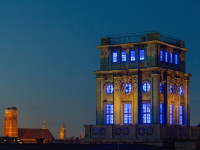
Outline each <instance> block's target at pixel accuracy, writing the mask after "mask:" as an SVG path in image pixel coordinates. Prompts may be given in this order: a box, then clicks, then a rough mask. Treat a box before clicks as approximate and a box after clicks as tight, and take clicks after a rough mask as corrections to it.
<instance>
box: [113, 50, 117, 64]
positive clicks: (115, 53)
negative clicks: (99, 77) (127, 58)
mask: <svg viewBox="0 0 200 150" xmlns="http://www.w3.org/2000/svg"><path fill="white" fill-rule="evenodd" d="M113 62H117V52H113Z"/></svg>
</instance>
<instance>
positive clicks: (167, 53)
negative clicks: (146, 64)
mask: <svg viewBox="0 0 200 150" xmlns="http://www.w3.org/2000/svg"><path fill="white" fill-rule="evenodd" d="M168 55H169V52H165V62H168V57H169V56H168Z"/></svg>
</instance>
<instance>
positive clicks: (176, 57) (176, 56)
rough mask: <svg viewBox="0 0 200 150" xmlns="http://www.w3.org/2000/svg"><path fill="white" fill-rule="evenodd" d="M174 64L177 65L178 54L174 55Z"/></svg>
mask: <svg viewBox="0 0 200 150" xmlns="http://www.w3.org/2000/svg"><path fill="white" fill-rule="evenodd" d="M175 64H176V65H178V54H175Z"/></svg>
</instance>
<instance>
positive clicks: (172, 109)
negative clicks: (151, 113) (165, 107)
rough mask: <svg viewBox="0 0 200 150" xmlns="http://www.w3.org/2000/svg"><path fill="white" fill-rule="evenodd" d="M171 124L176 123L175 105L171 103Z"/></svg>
mask: <svg viewBox="0 0 200 150" xmlns="http://www.w3.org/2000/svg"><path fill="white" fill-rule="evenodd" d="M170 124H174V105H170Z"/></svg>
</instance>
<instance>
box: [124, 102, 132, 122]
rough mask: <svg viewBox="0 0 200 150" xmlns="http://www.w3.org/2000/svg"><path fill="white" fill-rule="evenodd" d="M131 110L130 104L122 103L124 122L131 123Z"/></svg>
mask: <svg viewBox="0 0 200 150" xmlns="http://www.w3.org/2000/svg"><path fill="white" fill-rule="evenodd" d="M131 110H132V106H131V104H124V124H131V122H132V116H131Z"/></svg>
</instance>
